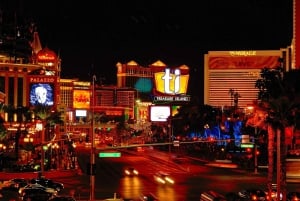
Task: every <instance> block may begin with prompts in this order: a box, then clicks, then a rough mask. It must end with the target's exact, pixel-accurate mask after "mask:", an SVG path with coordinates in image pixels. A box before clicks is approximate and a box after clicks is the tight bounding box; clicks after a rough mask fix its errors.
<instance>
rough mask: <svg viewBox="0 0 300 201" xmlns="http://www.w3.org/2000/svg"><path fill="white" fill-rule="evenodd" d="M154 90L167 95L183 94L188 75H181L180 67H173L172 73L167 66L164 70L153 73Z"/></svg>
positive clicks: (185, 89)
mask: <svg viewBox="0 0 300 201" xmlns="http://www.w3.org/2000/svg"><path fill="white" fill-rule="evenodd" d="M154 77H155V85H156V91H157V92H159V93H163V94H168V95H178V94H185V93H186V91H187V85H188V80H189V75H181V72H180V69H175V70H174V74H173V73H171V70H170V69H169V68H166V69H165V72H159V73H155V74H154Z"/></svg>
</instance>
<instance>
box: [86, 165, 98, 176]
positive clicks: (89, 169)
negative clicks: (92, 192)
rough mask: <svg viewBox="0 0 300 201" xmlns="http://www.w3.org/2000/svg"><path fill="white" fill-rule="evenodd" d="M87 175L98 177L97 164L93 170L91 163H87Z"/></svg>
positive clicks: (93, 166)
mask: <svg viewBox="0 0 300 201" xmlns="http://www.w3.org/2000/svg"><path fill="white" fill-rule="evenodd" d="M91 170H92V174H91ZM86 174H87V175H96V164H92V168H91V163H87V164H86Z"/></svg>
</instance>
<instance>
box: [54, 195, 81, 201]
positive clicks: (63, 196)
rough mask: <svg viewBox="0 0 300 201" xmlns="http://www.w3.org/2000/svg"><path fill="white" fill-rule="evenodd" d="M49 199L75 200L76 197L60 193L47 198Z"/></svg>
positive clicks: (55, 200) (58, 200)
mask: <svg viewBox="0 0 300 201" xmlns="http://www.w3.org/2000/svg"><path fill="white" fill-rule="evenodd" d="M49 201H76V199H75V198H74V197H72V196H67V195H61V196H55V197H52V198H50V199H49Z"/></svg>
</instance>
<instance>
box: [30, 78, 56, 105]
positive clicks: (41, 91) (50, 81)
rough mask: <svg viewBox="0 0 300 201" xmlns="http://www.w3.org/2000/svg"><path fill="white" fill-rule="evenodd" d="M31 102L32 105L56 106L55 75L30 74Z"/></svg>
mask: <svg viewBox="0 0 300 201" xmlns="http://www.w3.org/2000/svg"><path fill="white" fill-rule="evenodd" d="M28 82H29V84H28V86H29V103H30V105H31V106H36V105H45V106H54V105H55V101H56V100H55V96H56V87H55V86H56V82H57V78H56V77H55V76H30V77H28Z"/></svg>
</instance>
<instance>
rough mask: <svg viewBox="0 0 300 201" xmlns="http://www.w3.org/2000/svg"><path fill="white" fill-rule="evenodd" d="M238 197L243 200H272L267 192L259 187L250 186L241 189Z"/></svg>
mask: <svg viewBox="0 0 300 201" xmlns="http://www.w3.org/2000/svg"><path fill="white" fill-rule="evenodd" d="M237 194H238V197H239V198H241V200H255V201H256V200H260V201H265V200H270V198H269V196H268V195H267V194H266V192H265V191H264V190H262V189H259V188H248V189H243V190H241V191H239V192H238V193H237Z"/></svg>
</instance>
